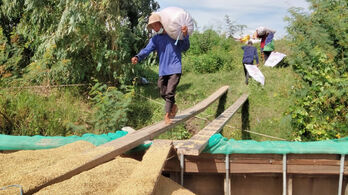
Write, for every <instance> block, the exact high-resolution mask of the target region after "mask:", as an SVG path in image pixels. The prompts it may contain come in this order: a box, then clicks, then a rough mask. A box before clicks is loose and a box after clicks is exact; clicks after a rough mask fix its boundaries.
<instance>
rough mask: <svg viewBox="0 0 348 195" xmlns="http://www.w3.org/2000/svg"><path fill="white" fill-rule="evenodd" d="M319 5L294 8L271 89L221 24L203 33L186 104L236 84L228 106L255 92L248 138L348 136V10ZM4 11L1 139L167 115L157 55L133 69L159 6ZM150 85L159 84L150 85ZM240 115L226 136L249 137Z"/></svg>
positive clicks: (179, 135)
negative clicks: (247, 69)
mask: <svg viewBox="0 0 348 195" xmlns="http://www.w3.org/2000/svg"><path fill="white" fill-rule="evenodd" d="M310 3H311V12H310V13H304V12H303V11H302V10H299V9H295V8H294V9H291V10H290V13H291V16H290V17H289V18H287V20H288V22H289V26H288V33H289V36H288V37H285V38H283V39H282V40H277V41H276V43H275V47H276V51H279V52H283V53H285V54H287V55H288V56H287V57H286V58H285V60H284V61H283V62H282V63H281V64H280V65H279V66H277V67H275V68H269V67H265V66H261V67H260V70H261V71H262V73H263V74H264V75H265V78H266V82H265V86H261V85H260V84H258V83H257V82H255V81H250V83H249V85H245V83H244V72H243V67H242V63H241V61H242V55H243V51H242V49H241V46H242V44H241V43H239V42H236V41H235V40H234V39H233V38H229V37H228V36H226V34H221V33H218V32H216V31H214V30H212V29H208V30H205V31H203V32H198V31H197V32H194V33H193V35H192V36H191V37H190V42H191V47H190V49H189V50H188V51H187V52H186V53H185V54H184V55H183V76H182V78H181V81H180V84H179V86H178V89H177V96H176V100H177V104H178V106H179V109H180V110H184V109H186V108H189V107H191V106H193V105H194V104H196V103H197V102H200V101H201V100H203V99H205V98H206V97H207V96H209V95H210V94H211V93H213V92H214V91H215V90H217V89H218V88H220V87H221V86H223V85H229V86H230V89H229V92H228V94H227V99H226V104H225V108H227V107H228V106H230V105H232V104H233V102H234V101H235V100H236V99H237V98H238V97H239V96H240V95H242V94H243V93H248V94H249V119H250V129H249V130H250V131H252V132H251V133H250V135H248V137H247V138H251V139H254V140H260V141H263V140H275V139H285V140H298V141H309V140H324V139H335V138H340V137H345V136H347V135H348V99H347V97H348V51H347V47H348V21H347V20H348V3H347V2H346V1H329V0H319V1H318V0H311V1H310ZM0 9H1V10H2V11H1V14H0V21H1V23H0V133H1V134H9V135H63V136H68V135H81V134H83V133H96V134H100V133H107V132H114V131H116V130H119V129H121V128H122V127H124V126H131V127H133V128H135V129H139V128H141V127H144V126H147V125H150V124H153V123H155V122H158V121H160V120H163V116H164V101H163V100H162V99H161V98H160V96H159V92H158V89H157V79H158V59H157V58H156V54H152V55H151V56H149V57H148V58H147V59H146V60H145V61H143V62H142V63H140V64H137V65H135V66H134V65H132V64H131V63H130V59H131V57H132V56H134V55H135V54H136V53H137V52H138V51H139V50H140V49H141V48H143V47H144V46H145V45H146V43H147V41H148V39H149V34H148V32H147V31H146V30H145V29H146V28H145V26H146V21H147V16H149V14H150V13H151V12H152V11H154V10H156V9H158V4H157V3H156V2H155V1H153V0H145V1H144V0H142V1H140V0H130V1H124V2H123V1H120V2H119V1H109V0H105V1H101V2H94V3H91V2H89V1H87V2H79V1H59V2H56V1H49V3H47V2H46V3H44V2H41V1H31V2H30V3H28V2H27V1H24V0H19V1H14V2H12V1H1V0H0ZM47 10H49V11H47ZM140 13H141V14H140ZM28 29H31V30H30V31H29V30H28ZM255 46H256V47H257V48H259V46H258V45H255ZM259 56H260V55H259ZM142 78H146V79H147V80H148V81H149V83H148V84H142V82H141V79H142ZM216 111H217V103H214V104H213V105H212V106H210V107H209V108H208V109H207V110H206V111H204V112H203V113H201V114H199V115H198V117H195V118H193V119H191V120H189V121H187V122H186V123H185V124H182V125H179V126H178V127H176V128H175V129H172V130H170V131H168V132H166V133H164V134H162V135H160V137H161V138H167V139H187V138H189V137H190V136H192V134H194V133H195V132H197V131H199V130H200V129H202V128H203V127H204V126H205V125H206V124H208V123H209V121H211V120H213V119H214V118H215V117H216V116H215V115H216ZM241 120H242V119H241V114H240V111H239V112H238V113H237V115H235V116H234V117H233V118H232V120H231V121H230V122H229V123H228V124H227V126H226V127H225V128H224V129H223V131H222V134H223V135H224V136H225V137H228V138H234V139H243V138H246V137H245V135H244V134H242V133H241V125H242V124H241ZM253 132H256V133H261V134H265V135H269V136H273V137H274V138H271V137H267V136H262V135H259V134H255V133H253Z"/></svg>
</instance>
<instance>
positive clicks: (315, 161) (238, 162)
mask: <svg viewBox="0 0 348 195" xmlns="http://www.w3.org/2000/svg"><path fill="white" fill-rule="evenodd" d="M337 156H339V155H335V154H331V155H330V154H323V155H311V154H309V155H308V156H306V155H303V154H301V155H298V156H297V155H296V154H292V155H291V160H287V173H288V174H322V175H338V174H339V167H340V160H338V159H337ZM311 157H312V158H311ZM319 157H322V159H319ZM347 162H348V160H347V161H345V166H344V175H348V164H347ZM178 163H179V161H178V159H170V160H168V162H167V165H166V166H165V167H164V171H166V172H179V171H180V167H179V165H178ZM184 171H185V173H225V172H226V169H225V159H224V155H221V154H218V155H214V154H201V155H199V156H185V161H184ZM282 172H283V161H282V155H277V154H264V155H260V154H232V155H230V173H234V174H239V173H241V174H242V173H282Z"/></svg>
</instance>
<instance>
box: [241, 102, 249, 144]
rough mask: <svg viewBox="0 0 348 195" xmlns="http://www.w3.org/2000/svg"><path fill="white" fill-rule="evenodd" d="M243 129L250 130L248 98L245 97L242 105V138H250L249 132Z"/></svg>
mask: <svg viewBox="0 0 348 195" xmlns="http://www.w3.org/2000/svg"><path fill="white" fill-rule="evenodd" d="M244 130H250V121H249V99H247V100H246V101H245V102H244V104H243V106H242V139H243V140H245V139H251V136H250V133H248V132H246V131H244Z"/></svg>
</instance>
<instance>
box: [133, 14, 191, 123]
mask: <svg viewBox="0 0 348 195" xmlns="http://www.w3.org/2000/svg"><path fill="white" fill-rule="evenodd" d="M148 29H149V30H151V29H153V30H154V31H156V32H157V33H159V34H157V35H155V36H154V37H152V38H151V39H150V41H149V43H148V44H147V46H146V47H145V48H144V49H142V50H141V51H140V52H139V53H138V54H137V55H136V56H135V57H133V58H132V64H137V63H138V62H140V61H141V60H143V59H144V58H146V57H147V56H148V55H149V54H150V53H151V52H153V51H155V50H156V51H157V54H158V56H159V79H158V83H157V85H158V87H159V89H160V95H161V97H162V98H163V99H164V100H165V101H166V104H165V111H166V114H165V116H164V121H165V123H166V124H169V123H171V122H172V121H171V119H172V118H174V117H175V115H176V113H177V111H178V106H177V105H176V104H175V91H176V87H177V85H178V84H179V81H180V77H181V69H182V68H181V66H182V64H181V53H182V52H184V51H187V50H188V49H189V48H190V41H189V35H188V28H187V26H182V28H181V32H182V34H183V36H184V38H183V40H179V41H178V42H177V44H175V42H176V40H174V39H172V38H170V37H169V36H168V34H167V33H166V32H165V30H164V29H163V25H162V23H161V17H160V15H159V14H157V13H152V14H151V16H150V17H149V22H148Z"/></svg>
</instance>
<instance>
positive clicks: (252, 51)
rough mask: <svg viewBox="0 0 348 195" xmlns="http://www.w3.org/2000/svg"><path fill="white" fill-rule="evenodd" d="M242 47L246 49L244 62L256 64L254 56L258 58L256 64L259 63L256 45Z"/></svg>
mask: <svg viewBox="0 0 348 195" xmlns="http://www.w3.org/2000/svg"><path fill="white" fill-rule="evenodd" d="M242 49H243V50H244V55H243V64H254V57H255V59H256V64H258V63H259V57H258V55H257V49H256V48H255V47H253V46H249V45H246V46H243V47H242Z"/></svg>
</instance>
